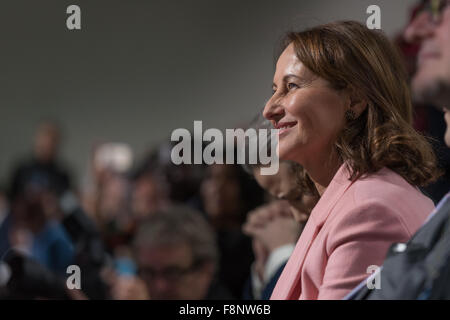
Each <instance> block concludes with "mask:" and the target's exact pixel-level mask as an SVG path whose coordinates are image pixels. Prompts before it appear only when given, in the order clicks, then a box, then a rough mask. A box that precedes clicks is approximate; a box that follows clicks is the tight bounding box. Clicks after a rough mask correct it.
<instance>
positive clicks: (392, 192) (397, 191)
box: [349, 167, 432, 203]
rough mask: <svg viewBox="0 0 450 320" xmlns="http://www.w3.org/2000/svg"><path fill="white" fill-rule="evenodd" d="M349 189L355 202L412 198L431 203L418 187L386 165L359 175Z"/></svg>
mask: <svg viewBox="0 0 450 320" xmlns="http://www.w3.org/2000/svg"><path fill="white" fill-rule="evenodd" d="M349 191H350V192H351V194H352V196H353V197H354V199H355V201H357V202H362V201H364V200H370V199H371V200H380V201H383V202H385V201H387V200H389V199H392V200H395V201H396V202H398V201H402V200H404V201H406V200H412V199H414V200H416V201H420V202H427V203H428V202H431V203H432V201H431V199H429V198H428V197H426V196H425V195H424V194H423V193H422V192H421V191H420V189H419V188H418V187H416V186H414V185H412V184H410V183H409V182H408V181H406V180H405V179H404V178H403V177H402V176H400V175H399V174H397V173H396V172H394V171H393V170H391V169H389V168H386V167H385V168H382V169H381V170H379V171H378V172H376V173H372V174H369V175H366V176H362V177H360V178H359V179H357V180H356V181H355V182H354V183H353V184H352V185H351V186H350V188H349Z"/></svg>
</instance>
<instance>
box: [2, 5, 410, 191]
mask: <svg viewBox="0 0 450 320" xmlns="http://www.w3.org/2000/svg"><path fill="white" fill-rule="evenodd" d="M415 2H416V1H415V0H401V1H400V0H396V1H392V0H383V1H381V0H372V1H366V0H314V1H305V0H295V1H291V0H283V1H279V0H278V1H277V0H272V1H256V0H252V1H242V0H227V1H225V0H187V1H186V0H184V1H183V0H177V1H174V0H157V1H150V0H147V1H143V0H140V1H138V0H127V1H124V0H122V1H115V0H108V1H106V0H102V1H100V0H96V1H93V0H90V1H88V0H74V1H67V0H56V1H45V0H40V1H24V0H2V1H1V4H0V34H1V37H0V39H1V48H0V70H1V76H0V88H1V89H0V90H1V94H0V152H1V157H0V184H1V183H4V182H5V179H6V177H7V176H8V175H9V171H10V168H11V166H12V165H13V164H14V162H15V161H16V160H17V158H18V157H20V156H22V155H24V154H26V153H27V152H28V151H29V149H30V146H31V137H32V135H33V132H34V130H35V126H36V124H37V122H38V121H39V120H41V119H43V118H47V117H51V118H53V119H56V120H58V121H59V122H60V123H61V124H62V125H63V127H64V128H65V137H66V138H65V143H64V147H63V150H62V154H63V158H64V159H65V161H66V162H67V163H68V164H69V165H70V167H71V168H72V171H73V173H74V174H76V176H78V177H79V176H80V175H81V174H82V173H83V172H84V171H85V170H86V164H87V161H88V155H89V151H90V148H91V146H92V144H93V142H95V141H98V140H108V141H110V140H113V141H123V142H127V143H129V144H131V146H132V147H133V149H134V150H135V152H136V153H137V156H138V157H139V156H140V155H141V154H142V153H143V152H144V151H145V150H147V149H148V148H149V147H150V146H152V145H154V144H155V143H156V142H158V141H160V140H161V139H164V138H166V137H168V136H169V135H170V133H171V132H172V130H173V129H175V128H178V127H185V128H192V125H193V121H194V120H203V121H204V128H205V127H216V128H227V127H228V128H233V127H234V126H235V125H236V124H238V123H239V122H242V121H244V120H249V119H250V118H252V117H253V115H254V114H255V113H256V112H258V110H259V109H260V108H262V106H263V105H264V101H265V99H266V98H267V97H268V96H269V94H270V91H271V89H270V87H271V79H272V74H273V71H274V69H273V53H274V45H275V43H276V41H277V40H278V39H279V37H280V35H281V34H282V33H283V31H285V30H286V29H288V28H292V27H307V26H312V25H315V24H318V23H325V22H330V21H334V20H341V19H354V20H358V21H361V22H365V21H366V18H367V16H368V15H367V14H366V8H367V7H368V6H369V5H371V4H377V5H379V6H380V7H381V20H382V28H383V30H384V31H386V32H387V33H388V34H390V35H392V34H394V33H395V32H396V31H398V30H400V29H401V28H402V27H403V26H404V24H405V22H406V20H407V16H408V8H410V6H411V5H412V4H414V3H415ZM70 4H78V5H79V6H80V7H81V10H82V30H81V31H76V32H73V31H68V30H67V29H66V25H65V19H66V17H67V15H66V13H65V11H66V8H67V6H68V5H70Z"/></svg>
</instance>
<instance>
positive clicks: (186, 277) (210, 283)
mask: <svg viewBox="0 0 450 320" xmlns="http://www.w3.org/2000/svg"><path fill="white" fill-rule="evenodd" d="M133 243H134V246H133V251H134V253H135V258H136V261H137V265H138V277H131V276H128V277H126V276H122V277H117V278H116V279H114V280H113V286H112V288H113V289H112V296H113V298H114V299H156V300H160V299H168V300H173V299H174V300H183V299H186V300H208V299H214V300H216V299H229V298H231V295H230V293H229V292H228V291H227V290H226V289H225V288H224V287H222V286H221V285H220V282H219V281H218V279H217V278H216V274H217V266H218V255H219V252H218V249H217V244H216V239H215V234H214V232H213V230H212V229H211V227H210V226H209V224H208V223H207V221H206V220H205V219H204V218H203V217H202V215H201V213H200V212H197V211H195V210H193V209H191V208H189V207H187V206H175V207H170V208H169V209H167V210H164V211H160V212H157V213H155V214H153V215H152V216H151V217H149V219H147V220H146V221H145V222H143V223H142V224H141V225H140V226H139V229H138V231H137V233H136V237H135V239H134V242H133Z"/></svg>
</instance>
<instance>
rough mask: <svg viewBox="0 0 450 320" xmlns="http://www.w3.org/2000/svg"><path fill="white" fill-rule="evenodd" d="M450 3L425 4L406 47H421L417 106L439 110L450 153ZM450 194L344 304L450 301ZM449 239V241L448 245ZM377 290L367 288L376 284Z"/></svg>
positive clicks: (411, 26)
mask: <svg viewBox="0 0 450 320" xmlns="http://www.w3.org/2000/svg"><path fill="white" fill-rule="evenodd" d="M449 4H450V1H449V0H432V1H422V5H421V8H420V9H419V10H418V12H417V13H416V15H415V16H414V18H413V20H412V21H411V22H410V24H409V25H408V26H407V28H406V30H405V32H404V35H403V36H404V38H405V40H406V41H407V42H409V43H412V44H418V45H419V46H420V50H419V54H418V59H417V68H416V73H415V74H414V77H413V79H412V92H413V97H414V100H415V101H416V102H418V103H426V104H430V105H433V106H437V107H438V109H440V110H441V111H442V112H443V115H444V119H445V122H446V126H447V129H446V132H445V137H444V140H445V143H446V145H447V146H448V147H450V6H449ZM449 226H450V193H447V194H446V195H445V196H444V197H443V198H442V200H441V201H440V202H439V203H438V204H437V206H436V209H435V210H434V211H433V212H432V213H431V214H430V215H429V216H428V219H427V220H426V222H425V223H424V224H423V226H422V227H421V228H420V229H419V230H418V231H417V232H416V233H415V234H414V235H413V237H412V238H411V239H409V241H408V242H406V243H402V244H393V245H392V247H391V248H390V250H389V252H388V253H387V258H386V260H385V261H384V263H383V266H382V268H380V269H378V271H377V272H376V273H374V274H373V275H372V276H371V277H370V278H369V279H367V280H365V281H363V282H362V283H360V284H359V285H358V286H357V287H356V288H355V289H354V290H352V292H351V293H349V294H348V295H347V296H346V297H345V299H349V300H350V299H351V300H361V299H365V300H380V299H408V300H411V299H420V300H425V299H432V300H436V299H449V298H450V284H449V283H448V274H450V262H449V260H448V257H449V256H450V247H449V246H448V239H449V234H450V229H449ZM446 239H447V240H446ZM376 279H378V282H379V287H378V288H377V290H373V288H372V289H368V288H367V287H366V284H367V283H371V282H372V283H373V282H376V281H377V280H376Z"/></svg>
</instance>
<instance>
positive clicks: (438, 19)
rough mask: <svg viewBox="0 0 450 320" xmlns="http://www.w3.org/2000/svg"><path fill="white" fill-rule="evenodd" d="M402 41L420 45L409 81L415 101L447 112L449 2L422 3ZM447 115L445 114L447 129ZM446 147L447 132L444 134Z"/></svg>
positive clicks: (449, 96)
mask: <svg viewBox="0 0 450 320" xmlns="http://www.w3.org/2000/svg"><path fill="white" fill-rule="evenodd" d="M404 36H405V39H406V40H407V41H410V42H416V43H419V44H420V51H419V55H418V60H417V71H416V74H415V75H414V78H413V81H412V88H413V94H414V97H415V99H416V100H417V101H418V102H424V103H431V104H434V105H436V106H439V107H443V108H446V109H450V1H449V0H427V1H423V5H422V7H421V8H420V9H419V10H418V12H417V13H416V15H415V16H414V18H413V19H412V21H411V23H410V24H409V25H408V27H407V28H406V30H405V33H404ZM449 118H450V116H449V115H446V121H447V126H448V124H450V121H448V120H450V119H449ZM445 140H446V143H447V145H449V146H450V132H449V130H447V133H446V135H445Z"/></svg>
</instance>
